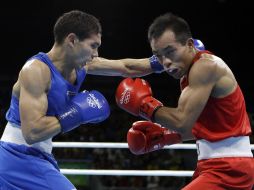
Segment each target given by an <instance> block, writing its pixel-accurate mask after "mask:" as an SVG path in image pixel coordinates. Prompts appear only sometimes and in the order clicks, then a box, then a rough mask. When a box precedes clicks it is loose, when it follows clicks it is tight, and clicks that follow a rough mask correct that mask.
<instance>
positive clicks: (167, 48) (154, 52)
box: [152, 45, 175, 55]
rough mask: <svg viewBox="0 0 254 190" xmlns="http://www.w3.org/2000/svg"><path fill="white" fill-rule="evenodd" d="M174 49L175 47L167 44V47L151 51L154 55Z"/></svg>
mask: <svg viewBox="0 0 254 190" xmlns="http://www.w3.org/2000/svg"><path fill="white" fill-rule="evenodd" d="M174 50H175V48H174V47H173V46H170V45H168V46H167V47H165V48H162V49H159V50H157V51H155V50H152V52H153V54H154V55H160V54H163V53H164V52H172V51H174Z"/></svg>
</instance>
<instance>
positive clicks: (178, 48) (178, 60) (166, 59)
mask: <svg viewBox="0 0 254 190" xmlns="http://www.w3.org/2000/svg"><path fill="white" fill-rule="evenodd" d="M150 45H151V48H152V51H153V54H154V55H156V56H157V57H158V58H159V61H160V63H161V64H162V65H163V67H164V69H165V70H166V72H167V73H168V74H169V75H171V76H173V77H174V78H175V79H180V78H181V77H182V76H183V75H185V73H186V71H187V65H186V64H185V62H186V57H187V53H188V47H187V43H186V45H182V44H181V43H180V42H177V41H176V39H175V34H174V32H172V31H171V30H166V31H165V32H164V33H163V34H162V35H161V36H160V37H159V38H156V39H152V40H151V42H150Z"/></svg>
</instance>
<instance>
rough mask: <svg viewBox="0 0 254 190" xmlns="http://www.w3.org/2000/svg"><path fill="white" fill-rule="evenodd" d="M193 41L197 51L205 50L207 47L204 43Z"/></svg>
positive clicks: (197, 40)
mask: <svg viewBox="0 0 254 190" xmlns="http://www.w3.org/2000/svg"><path fill="white" fill-rule="evenodd" d="M193 41H194V46H195V48H196V49H198V50H200V51H202V50H205V45H204V44H203V42H201V40H199V39H193Z"/></svg>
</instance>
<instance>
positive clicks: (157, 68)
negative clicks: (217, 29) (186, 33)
mask: <svg viewBox="0 0 254 190" xmlns="http://www.w3.org/2000/svg"><path fill="white" fill-rule="evenodd" d="M193 41H194V46H195V48H196V49H198V50H200V51H201V50H205V45H204V44H203V43H202V42H201V40H199V39H193ZM149 62H150V65H151V68H152V70H153V72H154V73H162V72H163V71H164V68H163V66H162V64H160V62H159V60H158V58H157V57H156V56H155V55H153V56H152V57H150V58H149Z"/></svg>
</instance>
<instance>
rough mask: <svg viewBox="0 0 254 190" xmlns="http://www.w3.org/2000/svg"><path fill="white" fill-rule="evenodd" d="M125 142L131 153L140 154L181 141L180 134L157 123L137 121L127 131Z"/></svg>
mask: <svg viewBox="0 0 254 190" xmlns="http://www.w3.org/2000/svg"><path fill="white" fill-rule="evenodd" d="M127 142H128V146H129V149H130V151H131V152H132V153H133V154H136V155H140V154H145V153H148V152H152V151H155V150H159V149H162V148H163V147H164V146H165V145H171V144H176V143H180V142H182V138H181V135H180V134H179V133H177V132H174V131H170V130H169V129H167V128H165V127H161V125H159V124H157V123H152V122H150V121H137V122H135V123H133V124H132V127H131V128H130V129H129V131H128V133H127Z"/></svg>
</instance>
